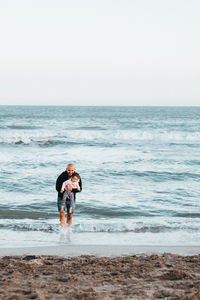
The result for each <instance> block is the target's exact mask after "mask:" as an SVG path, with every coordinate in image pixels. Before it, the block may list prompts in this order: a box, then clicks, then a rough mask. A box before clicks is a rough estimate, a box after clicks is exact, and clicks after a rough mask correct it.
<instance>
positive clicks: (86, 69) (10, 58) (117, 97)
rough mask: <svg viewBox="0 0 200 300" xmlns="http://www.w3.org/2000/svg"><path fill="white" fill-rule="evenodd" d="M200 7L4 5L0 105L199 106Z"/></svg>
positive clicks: (12, 0)
mask: <svg viewBox="0 0 200 300" xmlns="http://www.w3.org/2000/svg"><path fill="white" fill-rule="evenodd" d="M199 12H200V1H199V0H73V1H71V0H70V1H68V0H17V1H16V0H6V1H4V0H0V41H1V46H0V104H1V105H127V106H134V105H136V106H137V105H156V106H157V105H161V106H162V105H164V106H165V105H175V106H182V105H189V106H190V105H194V106H196V105H200V38H199V36H200V18H199Z"/></svg>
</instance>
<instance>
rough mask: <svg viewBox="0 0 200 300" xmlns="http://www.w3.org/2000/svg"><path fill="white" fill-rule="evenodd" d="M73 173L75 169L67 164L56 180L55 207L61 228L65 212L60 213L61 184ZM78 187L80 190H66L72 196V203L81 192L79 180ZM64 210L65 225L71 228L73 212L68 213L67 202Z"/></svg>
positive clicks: (70, 188) (63, 223)
mask: <svg viewBox="0 0 200 300" xmlns="http://www.w3.org/2000/svg"><path fill="white" fill-rule="evenodd" d="M75 171H76V169H75V167H74V165H73V164H68V166H67V168H66V170H65V171H64V172H62V173H61V174H60V175H59V176H58V178H57V180H56V190H57V192H58V199H57V206H58V211H59V213H60V222H61V225H62V226H63V227H65V212H64V211H61V202H62V199H63V193H61V188H62V184H63V182H64V181H66V180H68V179H70V178H71V176H72V174H74V173H75ZM79 186H80V190H78V189H73V188H72V187H68V190H69V191H71V192H72V193H73V194H74V202H75V200H76V193H78V192H81V191H82V182H81V178H80V180H79ZM66 208H67V224H68V226H71V224H72V213H73V212H70V211H69V209H70V206H69V205H68V203H67V201H66Z"/></svg>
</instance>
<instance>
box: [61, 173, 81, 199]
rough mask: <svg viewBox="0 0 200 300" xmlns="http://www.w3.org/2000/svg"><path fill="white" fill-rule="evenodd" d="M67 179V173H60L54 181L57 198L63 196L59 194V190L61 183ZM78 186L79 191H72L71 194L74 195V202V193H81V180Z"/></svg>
mask: <svg viewBox="0 0 200 300" xmlns="http://www.w3.org/2000/svg"><path fill="white" fill-rule="evenodd" d="M68 179H69V175H68V173H67V171H64V172H62V173H61V174H60V175H59V176H58V178H57V180H56V191H57V192H58V196H60V197H62V196H63V194H62V193H60V190H61V188H62V184H63V182H64V181H66V180H68ZM79 186H80V188H81V190H80V191H78V190H77V189H72V192H73V193H74V200H75V199H76V193H79V192H81V191H82V181H81V178H80V181H79Z"/></svg>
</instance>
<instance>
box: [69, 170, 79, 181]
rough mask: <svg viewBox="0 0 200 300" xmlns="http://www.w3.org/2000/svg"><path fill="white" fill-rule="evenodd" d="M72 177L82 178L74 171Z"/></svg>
mask: <svg viewBox="0 0 200 300" xmlns="http://www.w3.org/2000/svg"><path fill="white" fill-rule="evenodd" d="M71 177H77V178H78V179H79V180H80V179H81V177H80V175H79V174H78V173H76V172H74V173H73V174H72V176H71Z"/></svg>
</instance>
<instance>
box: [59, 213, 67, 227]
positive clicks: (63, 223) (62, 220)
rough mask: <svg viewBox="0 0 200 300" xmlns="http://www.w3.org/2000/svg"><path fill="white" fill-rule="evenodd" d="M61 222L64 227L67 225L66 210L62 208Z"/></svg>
mask: <svg viewBox="0 0 200 300" xmlns="http://www.w3.org/2000/svg"><path fill="white" fill-rule="evenodd" d="M60 224H61V226H62V227H63V228H65V227H66V223H65V211H64V210H61V211H60Z"/></svg>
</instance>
